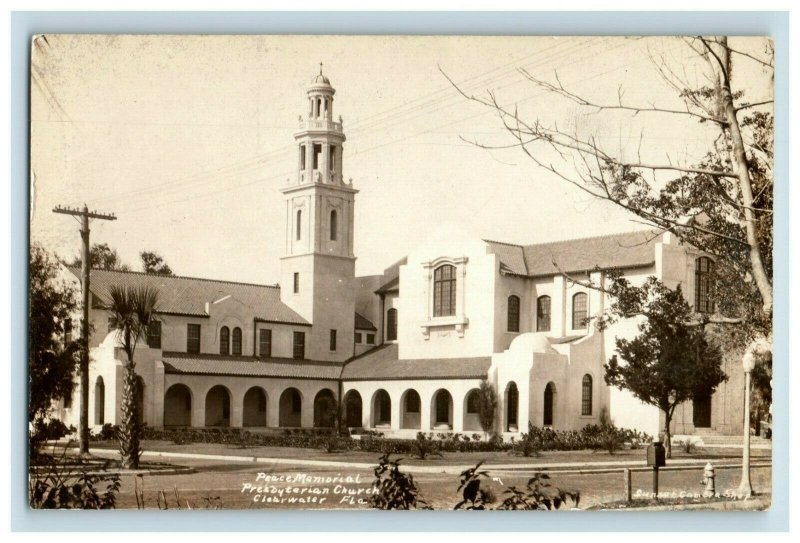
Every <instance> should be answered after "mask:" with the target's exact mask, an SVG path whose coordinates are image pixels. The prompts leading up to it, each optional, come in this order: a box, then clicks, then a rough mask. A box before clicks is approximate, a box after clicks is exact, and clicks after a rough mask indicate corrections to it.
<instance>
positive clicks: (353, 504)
mask: <svg viewBox="0 0 800 543" xmlns="http://www.w3.org/2000/svg"><path fill="white" fill-rule="evenodd" d="M143 445H144V449H145V450H149V451H154V450H159V451H164V452H180V453H197V454H211V455H228V456H243V457H254V456H258V457H271V458H281V459H289V460H291V459H297V460H334V461H337V462H342V461H347V462H353V463H367V464H369V465H370V466H372V465H375V464H376V463H377V458H378V456H379V455H378V454H377V453H364V452H353V451H350V452H346V453H331V454H329V453H326V452H325V451H323V450H314V449H299V448H282V447H249V448H239V447H237V446H233V445H219V444H208V443H193V444H184V445H175V444H174V443H171V442H156V441H146V442H144V443H143ZM92 447H93V448H95V449H100V448H106V449H115V448H116V444H115V443H114V442H113V441H111V442H93V443H92ZM644 454H645V453H644V450H643V449H639V450H634V451H630V450H624V451H619V452H617V453H616V454H614V455H609V454H608V453H607V452H596V453H594V452H591V451H548V452H543V453H542V454H541V455H540V456H538V457H529V458H526V457H522V456H515V455H510V454H508V453H446V454H445V456H444V457H443V458H438V457H433V458H431V459H429V460H424V461H421V460H419V459H414V458H406V459H404V460H403V462H402V464H401V465H414V466H419V465H424V466H442V467H443V468H444V466H448V465H449V466H453V465H465V466H467V465H473V464H475V463H476V462H478V461H480V460H485V461H486V462H487V464H488V465H487V468H488V470H489V472H490V479H489V484H490V486H491V487H492V488H493V490H494V493H495V494H496V496H497V497H498V498H499V499H502V497H503V492H504V491H505V490H506V489H507V488H508V487H509V486H511V485H515V486H524V485H525V483H526V482H527V480H528V478H529V477H530V475H531V474H532V473H533V469H518V470H513V469H511V470H509V469H492V467H491V465H492V464H494V465H499V464H533V465H536V464H542V463H577V464H581V463H586V462H608V461H612V462H613V461H626V460H628V461H631V462H641V461H643V460H644ZM673 454H674V457H675V458H676V459H677V458H693V459H697V460H699V461H700V460H706V459H708V460H711V461H712V463H714V464H723V463H735V462H736V461H737V460H738V459H740V458H741V456H740V455H741V451H737V450H736V449H729V450H723V449H711V450H709V451H703V450H698V451H697V452H694V453H692V454H687V453H685V452H684V451H682V450H678V449H677V448H676V449H674V450H673ZM769 454H770V451H768V450H754V451H753V460H754V461H755V462H759V461H765V460H768V459H769ZM145 458H147V457H145ZM165 460H167V461H169V462H170V463H172V464H176V465H180V466H186V467H191V468H193V469H194V470H195V471H196V473H192V474H179V475H177V474H169V475H157V476H156V475H148V476H144V477H142V478H140V479H139V480H140V482H141V483H142V485H143V488H144V497H145V503H146V506H147V507H149V508H156V507H157V504H156V501H157V497H158V495H159V493H160V491H163V496H162V503H163V500H164V499H166V501H167V503H168V505H169V507H170V509H174V508H176V506H177V505H178V504H180V507H181V508H182V509H186V508H188V507H192V508H205V507H212V508H221V509H298V508H310V509H363V508H367V507H368V506H367V505H366V504H365V503H364V501H365V500H366V499H368V496H369V495H368V494H367V492H368V491H369V489H370V488H371V485H372V481H373V478H374V475H373V473H372V470H371V469H369V468H363V467H355V466H354V467H352V468H347V467H345V468H343V467H342V466H331V467H324V466H322V467H318V466H305V465H301V464H291V463H288V464H269V463H258V464H254V463H253V462H252V461H236V460H227V459H203V458H176V457H172V458H166V459H165ZM534 469H535V468H534ZM771 473H772V471H771V468H769V467H759V468H753V470H752V480H753V487H754V488H755V489H756V491H757V492H758V493H760V494H762V495H763V496H764V498H763V499H762V500H761V502H759V503H761V505H762V506H763V503H764V502H767V503H768V501H769V493H770V492H771ZM259 474H262V475H259ZM551 477H552V482H553V484H554V485H555V486H557V487H560V488H563V489H568V490H578V491H580V493H581V503H580V507H581V508H582V509H584V508H589V507H602V506H604V505H605V504H617V505H616V507H619V505H618V504H619V502H620V500H622V499H623V497H624V495H623V492H624V490H623V479H622V473H621V469H620V471H619V472H615V473H599V474H598V473H595V474H586V473H584V474H575V473H569V474H568V473H558V472H554V473H552V475H551ZM739 477H740V470H739V469H718V470H717V491H718V492H719V493H724V492H725V491H726V490H730V489H735V488H737V487H738V485H739ZM315 478H320V479H315ZM701 478H702V466H698V467H697V468H696V469H690V470H686V471H664V472H662V473H661V476H660V492H661V494H662V496H664V497H665V498H669V499H673V500H678V502H681V501H682V500H684V498H681V496H685V495H687V494H688V495H690V496H691V495H693V494H699V493H701V492H702V490H703V486H702V485H701V483H700V480H701ZM135 479H136V477H135V476H133V475H123V477H122V480H121V482H122V486H121V490H120V495H119V503H118V507H120V508H135V507H136V499H135V495H134V492H133V489H134V484H135ZM414 480H415V481H416V482H417V484H418V485H419V488H420V492H421V495H422V496H423V498H425V500H426V501H427V502H428V503H429V504H431V505H432V506H433V507H434V508H436V509H452V507H453V505H454V504H455V503H457V502H458V501H459V496H458V494H457V492H456V489H457V487H458V476H457V475H454V474H446V473H440V472H435V473H415V475H414ZM651 485H652V476H651V474H650V473H649V472H634V473H633V474H632V490H633V493H634V496H635V497H637V494H638V498H639V499H640V503H643V504H646V503H650V502H648V501H646V499H645V498H646V493H647V492H649V491H650V490H651ZM687 499H688V500H689V501H692V500H691V498H687ZM360 500H361V501H360ZM676 503H677V502H676ZM713 505H720V504H719V503H717V504H711V505H710V506H713ZM754 507H755V505H754Z"/></svg>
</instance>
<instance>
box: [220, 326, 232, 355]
mask: <svg viewBox="0 0 800 543" xmlns="http://www.w3.org/2000/svg"><path fill="white" fill-rule="evenodd" d="M219 354H231V331H230V329H229V328H228V327H227V326H223V327H222V328H220V329H219Z"/></svg>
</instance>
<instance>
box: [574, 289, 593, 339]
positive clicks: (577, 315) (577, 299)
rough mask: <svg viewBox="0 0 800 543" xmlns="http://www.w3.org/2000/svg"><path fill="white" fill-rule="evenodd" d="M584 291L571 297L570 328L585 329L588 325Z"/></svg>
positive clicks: (587, 309) (586, 297)
mask: <svg viewBox="0 0 800 543" xmlns="http://www.w3.org/2000/svg"><path fill="white" fill-rule="evenodd" d="M588 298H589V297H588V296H587V295H586V293H585V292H579V293H577V294H576V295H575V296H573V297H572V329H573V330H585V329H587V328H588V327H589V318H588V317H589V300H588Z"/></svg>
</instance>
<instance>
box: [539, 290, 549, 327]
mask: <svg viewBox="0 0 800 543" xmlns="http://www.w3.org/2000/svg"><path fill="white" fill-rule="evenodd" d="M536 331H537V332H549V331H550V296H539V299H537V300H536Z"/></svg>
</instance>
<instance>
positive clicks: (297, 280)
mask: <svg viewBox="0 0 800 543" xmlns="http://www.w3.org/2000/svg"><path fill="white" fill-rule="evenodd" d="M299 292H300V273H298V272H294V293H295V294H297V293H299Z"/></svg>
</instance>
